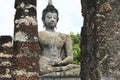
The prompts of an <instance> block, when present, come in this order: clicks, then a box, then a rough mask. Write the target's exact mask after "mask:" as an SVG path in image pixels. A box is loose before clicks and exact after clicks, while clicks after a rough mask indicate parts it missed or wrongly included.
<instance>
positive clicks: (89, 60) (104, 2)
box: [81, 0, 120, 80]
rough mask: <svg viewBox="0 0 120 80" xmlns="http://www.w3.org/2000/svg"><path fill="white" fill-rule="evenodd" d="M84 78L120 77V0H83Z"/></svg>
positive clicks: (82, 43)
mask: <svg viewBox="0 0 120 80" xmlns="http://www.w3.org/2000/svg"><path fill="white" fill-rule="evenodd" d="M81 4H82V15H83V17H84V25H83V27H82V32H81V36H82V41H81V50H82V51H81V52H82V55H81V61H82V62H81V79H82V80H119V79H120V0H81Z"/></svg>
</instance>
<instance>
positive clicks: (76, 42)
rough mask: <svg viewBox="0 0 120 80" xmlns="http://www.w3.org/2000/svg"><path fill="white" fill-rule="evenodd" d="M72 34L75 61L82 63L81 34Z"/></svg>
mask: <svg viewBox="0 0 120 80" xmlns="http://www.w3.org/2000/svg"><path fill="white" fill-rule="evenodd" d="M70 36H71V39H72V42H73V56H74V59H73V63H74V64H80V34H74V32H70Z"/></svg>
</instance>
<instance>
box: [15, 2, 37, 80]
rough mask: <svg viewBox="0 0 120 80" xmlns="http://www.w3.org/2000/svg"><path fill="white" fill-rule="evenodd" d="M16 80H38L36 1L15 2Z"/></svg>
mask: <svg viewBox="0 0 120 80" xmlns="http://www.w3.org/2000/svg"><path fill="white" fill-rule="evenodd" d="M15 9H16V14H15V19H14V23H15V28H14V48H13V50H14V55H15V56H16V57H15V59H14V60H15V67H14V72H13V74H14V78H15V79H16V80H38V73H39V55H38V53H39V43H38V27H37V14H36V0H15Z"/></svg>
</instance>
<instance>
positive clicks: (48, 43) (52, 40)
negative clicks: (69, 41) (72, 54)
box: [39, 34, 65, 48]
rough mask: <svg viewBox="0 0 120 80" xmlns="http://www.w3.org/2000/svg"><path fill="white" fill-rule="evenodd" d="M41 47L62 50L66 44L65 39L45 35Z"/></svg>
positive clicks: (41, 40)
mask: <svg viewBox="0 0 120 80" xmlns="http://www.w3.org/2000/svg"><path fill="white" fill-rule="evenodd" d="M39 41H40V46H41V47H44V48H51V47H56V48H61V47H63V45H64V43H65V38H64V37H63V36H61V35H47V34H46V35H44V37H41V38H40V40H39Z"/></svg>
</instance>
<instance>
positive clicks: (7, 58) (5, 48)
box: [0, 36, 13, 80]
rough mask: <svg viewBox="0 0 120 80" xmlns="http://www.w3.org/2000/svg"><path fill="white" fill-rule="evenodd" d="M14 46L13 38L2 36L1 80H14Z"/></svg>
mask: <svg viewBox="0 0 120 80" xmlns="http://www.w3.org/2000/svg"><path fill="white" fill-rule="evenodd" d="M12 59H13V45H12V37H11V36H0V80H13V78H12V69H13V63H12V62H13V61H12Z"/></svg>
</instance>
